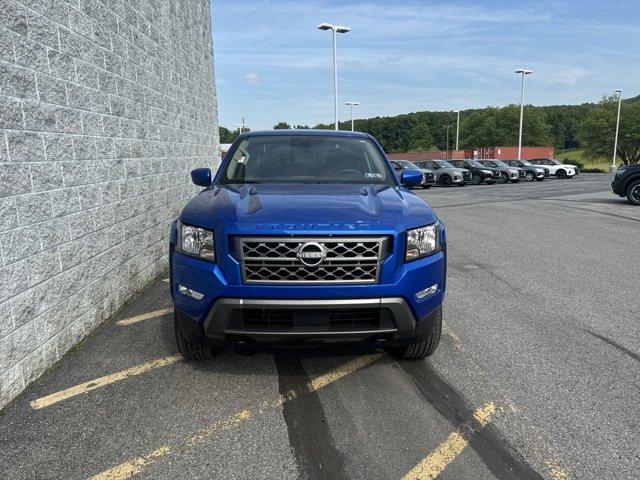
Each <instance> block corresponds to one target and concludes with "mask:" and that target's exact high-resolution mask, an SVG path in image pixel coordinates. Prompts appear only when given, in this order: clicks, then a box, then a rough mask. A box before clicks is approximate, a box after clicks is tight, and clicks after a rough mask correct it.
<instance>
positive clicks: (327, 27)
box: [318, 23, 351, 130]
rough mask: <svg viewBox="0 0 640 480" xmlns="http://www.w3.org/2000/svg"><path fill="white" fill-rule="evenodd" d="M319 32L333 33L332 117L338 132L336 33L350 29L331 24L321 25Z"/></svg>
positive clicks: (349, 29)
mask: <svg viewBox="0 0 640 480" xmlns="http://www.w3.org/2000/svg"><path fill="white" fill-rule="evenodd" d="M318 29H319V30H331V31H332V32H333V116H334V118H335V123H336V130H338V63H337V58H336V33H347V32H349V31H351V28H349V27H345V26H341V25H333V24H332V23H321V24H320V25H318Z"/></svg>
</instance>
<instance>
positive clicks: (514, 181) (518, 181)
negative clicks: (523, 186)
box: [511, 178, 520, 183]
mask: <svg viewBox="0 0 640 480" xmlns="http://www.w3.org/2000/svg"><path fill="white" fill-rule="evenodd" d="M511 183H520V179H519V178H518V179H517V180H511Z"/></svg>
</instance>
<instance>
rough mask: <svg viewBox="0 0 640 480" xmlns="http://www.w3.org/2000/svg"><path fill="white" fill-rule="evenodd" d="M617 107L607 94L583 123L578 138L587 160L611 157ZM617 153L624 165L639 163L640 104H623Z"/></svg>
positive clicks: (614, 99)
mask: <svg viewBox="0 0 640 480" xmlns="http://www.w3.org/2000/svg"><path fill="white" fill-rule="evenodd" d="M617 108H618V102H617V99H616V98H615V97H613V96H606V95H605V96H604V97H603V98H602V100H601V101H600V103H599V104H598V105H597V106H596V107H595V108H593V109H592V110H591V111H590V112H589V113H588V114H587V115H586V116H585V118H584V120H583V121H582V123H581V124H580V130H579V139H580V143H581V145H582V147H584V149H585V153H586V156H587V158H594V157H601V156H610V155H611V154H612V152H613V144H614V137H615V131H616V115H617ZM617 152H618V157H619V158H620V160H622V163H623V164H625V165H631V164H635V163H638V162H640V101H633V102H623V103H622V107H621V109H620V131H619V133H618V150H617Z"/></svg>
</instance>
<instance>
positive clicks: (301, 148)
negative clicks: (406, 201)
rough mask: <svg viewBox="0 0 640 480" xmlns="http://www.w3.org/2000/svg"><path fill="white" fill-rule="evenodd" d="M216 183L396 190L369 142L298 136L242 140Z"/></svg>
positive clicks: (357, 139)
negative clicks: (349, 185) (335, 185)
mask: <svg viewBox="0 0 640 480" xmlns="http://www.w3.org/2000/svg"><path fill="white" fill-rule="evenodd" d="M220 183H223V184H228V183H353V184H359V183H366V184H383V185H395V184H396V183H395V180H394V177H392V174H391V171H390V170H389V168H388V167H387V162H386V161H385V159H384V158H383V156H382V154H381V153H380V151H379V150H378V149H377V148H376V146H375V145H374V144H373V143H372V142H371V141H370V140H368V139H366V138H349V137H332V136H299V135H291V136H284V135H277V136H276V135H273V136H269V135H265V136H252V137H247V138H245V139H244V140H242V141H241V142H240V145H238V148H236V150H235V152H234V154H233V157H232V158H231V160H230V161H229V162H228V164H227V166H226V168H225V169H224V171H223V172H222V175H221V177H220Z"/></svg>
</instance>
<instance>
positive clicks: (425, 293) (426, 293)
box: [414, 283, 438, 300]
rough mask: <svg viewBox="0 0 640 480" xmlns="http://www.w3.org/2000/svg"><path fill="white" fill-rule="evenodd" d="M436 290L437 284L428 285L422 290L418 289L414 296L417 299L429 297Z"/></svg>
mask: <svg viewBox="0 0 640 480" xmlns="http://www.w3.org/2000/svg"><path fill="white" fill-rule="evenodd" d="M437 291H438V284H437V283H436V284H435V285H431V286H430V287H427V288H425V289H424V290H420V291H419V292H416V293H414V297H416V298H417V299H418V300H422V299H424V298H427V297H430V296H431V295H433V294H434V293H436V292H437Z"/></svg>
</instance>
